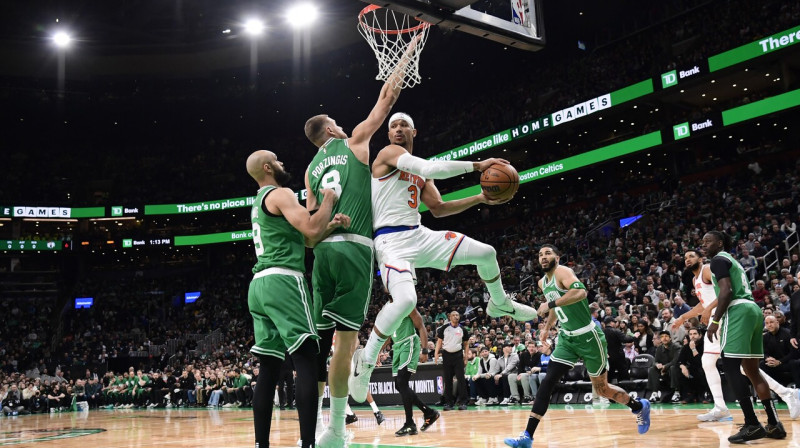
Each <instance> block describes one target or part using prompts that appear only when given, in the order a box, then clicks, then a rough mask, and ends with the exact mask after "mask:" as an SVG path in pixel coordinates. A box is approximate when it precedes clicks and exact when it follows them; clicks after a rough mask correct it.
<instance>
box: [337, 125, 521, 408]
mask: <svg viewBox="0 0 800 448" xmlns="http://www.w3.org/2000/svg"><path fill="white" fill-rule="evenodd" d="M416 134H417V131H416V129H414V121H413V120H412V119H411V117H410V116H408V115H407V114H404V113H396V114H394V115H392V117H391V118H390V119H389V141H390V142H391V144H390V145H389V146H386V147H385V148H383V149H382V150H381V152H380V153H378V156H377V157H376V159H375V161H374V162H373V163H372V207H373V210H374V213H375V222H374V223H373V227H374V230H375V231H374V238H375V253H376V255H377V258H378V267H379V269H380V271H381V279H382V280H383V285H384V287H385V288H386V289H387V290H388V291H389V293H390V294H391V295H392V301H391V302H388V303H386V304H385V305H384V306H383V308H382V309H381V311H380V312H379V313H378V316H377V317H376V318H375V326H374V327H373V328H372V333H371V334H370V335H369V340H368V341H367V344H366V347H364V349H357V350H356V353H355V354H354V355H353V365H354V367H353V371H352V373H351V375H350V379H349V387H350V395H351V396H352V397H353V399H354V400H356V401H358V402H363V401H364V399H365V398H366V395H367V388H368V386H369V378H370V375H371V374H372V370H373V369H374V368H375V362H376V360H377V358H378V354H379V353H380V350H381V347H382V346H383V344H384V342H385V341H386V338H387V337H388V336H389V335H391V334H392V333H394V332H395V331H396V330H397V328H398V326H399V325H400V323H401V322H402V320H403V318H404V317H406V316H408V314H409V313H410V312H411V310H413V309H414V308H415V307H416V305H417V293H416V291H415V290H414V284H415V282H416V274H415V271H414V269H415V268H436V269H440V270H443V271H449V270H450V268H451V267H453V266H460V265H475V266H476V267H477V268H478V274H479V275H480V277H481V279H483V281H484V283H486V286H487V288H488V289H489V293H490V295H491V300H490V301H489V305H488V306H487V312H488V314H489V315H490V316H492V317H498V316H503V315H510V316H512V317H514V318H515V319H517V320H521V321H526V320H531V319H533V318H534V317H535V316H536V311H535V310H534V309H533V308H531V307H528V306H525V305H522V304H519V303H516V302H514V301H512V300H510V299H509V298H508V297H507V296H506V293H505V290H504V289H503V284H502V281H501V279H500V267H499V266H498V264H497V258H496V252H495V249H494V248H493V247H492V246H490V245H488V244H484V243H481V242H478V241H476V240H473V239H472V238H469V237H467V236H465V235H463V234H461V233H457V232H450V231H441V232H435V231H432V230H430V229H428V228H426V227H424V226H421V225H420V213H419V205H420V203H423V204H425V205H426V206H427V207H428V208H429V209H430V210H431V213H432V214H433V216H436V217H440V216H449V215H454V214H456V213H461V212H462V211H464V210H466V209H468V208H470V207H472V206H475V205H478V204H490V205H493V204H499V203H501V202H505V201H497V200H491V199H489V198H488V197H486V196H485V195H484V194H483V193H481V194H478V195H475V196H471V197H468V198H464V199H459V200H456V201H448V202H445V201H443V200H442V196H441V195H440V194H439V190H437V189H436V185H435V184H434V183H433V179H447V178H450V177H454V176H458V175H461V174H464V173H469V172H472V171H484V170H486V169H487V168H489V167H490V166H492V165H493V164H495V163H503V164H507V163H508V162H506V161H505V160H501V159H488V160H484V161H482V162H460V161H458V162H456V161H428V160H424V159H421V158H418V157H414V156H413V155H412V153H413V148H414V137H415V136H416ZM465 356H466V355H465Z"/></svg>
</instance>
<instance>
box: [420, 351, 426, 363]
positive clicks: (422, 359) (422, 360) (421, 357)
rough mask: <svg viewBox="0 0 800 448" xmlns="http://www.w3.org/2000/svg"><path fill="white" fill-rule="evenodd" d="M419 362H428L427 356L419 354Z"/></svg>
mask: <svg viewBox="0 0 800 448" xmlns="http://www.w3.org/2000/svg"><path fill="white" fill-rule="evenodd" d="M419 362H428V355H426V354H424V353H420V355H419Z"/></svg>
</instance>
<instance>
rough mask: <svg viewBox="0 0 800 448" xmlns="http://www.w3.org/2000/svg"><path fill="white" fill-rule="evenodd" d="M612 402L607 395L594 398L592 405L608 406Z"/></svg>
mask: <svg viewBox="0 0 800 448" xmlns="http://www.w3.org/2000/svg"><path fill="white" fill-rule="evenodd" d="M610 404H611V402H610V401H609V400H608V398H606V397H597V398H592V406H608V405H610Z"/></svg>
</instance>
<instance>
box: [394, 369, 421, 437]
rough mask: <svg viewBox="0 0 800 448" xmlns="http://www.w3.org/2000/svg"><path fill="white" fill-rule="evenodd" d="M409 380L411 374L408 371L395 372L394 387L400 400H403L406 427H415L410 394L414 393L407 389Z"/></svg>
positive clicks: (412, 401)
mask: <svg viewBox="0 0 800 448" xmlns="http://www.w3.org/2000/svg"><path fill="white" fill-rule="evenodd" d="M410 378H411V372H409V371H408V369H403V370H401V371H399V372H397V376H396V377H395V387H396V388H397V391H398V392H399V393H400V399H401V400H403V411H405V415H406V425H410V426H415V425H416V424H415V423H414V415H413V411H414V408H413V403H414V400H413V398H412V394H414V391H412V390H411V388H409V387H408V380H409V379H410Z"/></svg>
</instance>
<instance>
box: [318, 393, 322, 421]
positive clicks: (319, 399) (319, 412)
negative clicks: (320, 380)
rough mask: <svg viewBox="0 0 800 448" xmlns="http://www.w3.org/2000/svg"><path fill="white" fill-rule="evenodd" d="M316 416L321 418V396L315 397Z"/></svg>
mask: <svg viewBox="0 0 800 448" xmlns="http://www.w3.org/2000/svg"><path fill="white" fill-rule="evenodd" d="M317 418H322V396H320V397H319V398H318V399H317Z"/></svg>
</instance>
